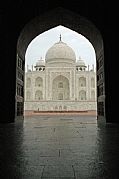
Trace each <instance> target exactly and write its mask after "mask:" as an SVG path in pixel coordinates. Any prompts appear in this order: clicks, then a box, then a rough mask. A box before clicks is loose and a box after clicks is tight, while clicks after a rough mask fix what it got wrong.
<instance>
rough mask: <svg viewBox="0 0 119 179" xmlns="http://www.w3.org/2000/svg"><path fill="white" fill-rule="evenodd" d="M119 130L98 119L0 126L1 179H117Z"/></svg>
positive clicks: (50, 119)
mask: <svg viewBox="0 0 119 179" xmlns="http://www.w3.org/2000/svg"><path fill="white" fill-rule="evenodd" d="M118 170H119V128H117V127H116V126H115V125H107V126H106V127H102V128H101V129H100V128H99V127H98V125H97V123H96V119H95V117H94V116H82V115H81V116H78V115H76V116H73V115H72V116H67V115H64V116H63V115H62V116H59V115H58V116H52V115H50V116H32V117H29V116H28V117H26V118H25V120H24V123H23V122H21V121H19V122H17V123H16V124H4V125H3V124H1V125H0V179H118V178H119V174H118V173H119V172H118Z"/></svg>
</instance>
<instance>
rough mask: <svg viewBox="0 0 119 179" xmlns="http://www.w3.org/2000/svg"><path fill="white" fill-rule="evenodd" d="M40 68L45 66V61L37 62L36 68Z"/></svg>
mask: <svg viewBox="0 0 119 179" xmlns="http://www.w3.org/2000/svg"><path fill="white" fill-rule="evenodd" d="M40 66H45V61H44V60H42V59H41V60H38V61H37V62H36V67H40Z"/></svg>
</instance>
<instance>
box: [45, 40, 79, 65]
mask: <svg viewBox="0 0 119 179" xmlns="http://www.w3.org/2000/svg"><path fill="white" fill-rule="evenodd" d="M45 60H46V63H51V64H52V63H70V64H71V63H75V61H76V55H75V52H74V51H73V49H72V48H71V47H69V46H68V45H67V44H66V43H64V42H62V40H61V37H60V41H59V42H57V43H55V44H54V45H53V46H52V47H51V48H50V49H49V50H48V51H47V53H46V56H45Z"/></svg>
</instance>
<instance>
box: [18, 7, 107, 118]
mask: <svg viewBox="0 0 119 179" xmlns="http://www.w3.org/2000/svg"><path fill="white" fill-rule="evenodd" d="M51 19H52V21H51ZM58 25H63V26H65V27H67V28H69V29H71V30H74V31H76V32H78V33H80V34H82V35H83V36H84V37H86V38H87V39H88V40H89V41H90V42H91V43H92V45H93V47H94V49H95V52H96V61H97V107H98V109H97V112H98V118H99V117H101V118H105V117H106V113H105V82H104V49H103V39H102V36H101V34H100V32H99V31H98V29H97V28H96V27H95V26H94V25H93V24H92V23H91V22H90V21H89V20H87V19H85V18H83V17H81V16H79V15H77V14H75V13H73V12H70V11H67V10H65V9H62V8H57V9H55V10H53V11H50V12H48V13H46V14H43V15H41V16H39V17H36V18H35V19H33V20H32V21H31V22H29V23H28V24H27V25H26V26H25V27H24V29H23V30H22V32H21V34H20V37H19V39H18V44H17V74H18V73H21V74H22V75H24V64H25V52H26V49H27V47H28V45H29V43H30V42H31V41H32V40H33V39H34V38H35V37H36V36H38V35H39V34H41V33H43V32H45V31H46V30H49V29H51V28H53V27H56V26H58ZM41 48H42V47H41ZM16 88H17V91H16V115H23V108H24V95H23V92H22V91H23V89H24V83H22V82H20V80H19V78H18V76H17V79H16ZM18 92H19V93H18ZM92 95H93V94H92ZM41 96H42V94H41ZM60 97H61V98H62V95H61V96H60Z"/></svg>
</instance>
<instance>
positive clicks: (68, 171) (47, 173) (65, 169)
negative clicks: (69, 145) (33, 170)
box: [42, 165, 74, 178]
mask: <svg viewBox="0 0 119 179" xmlns="http://www.w3.org/2000/svg"><path fill="white" fill-rule="evenodd" d="M42 177H43V178H47V177H50V178H53V177H67V178H68V177H72V178H73V177H74V172H73V168H72V166H69V165H65V166H64V165H54V166H53V165H51V166H45V168H44V171H43V175H42Z"/></svg>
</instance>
